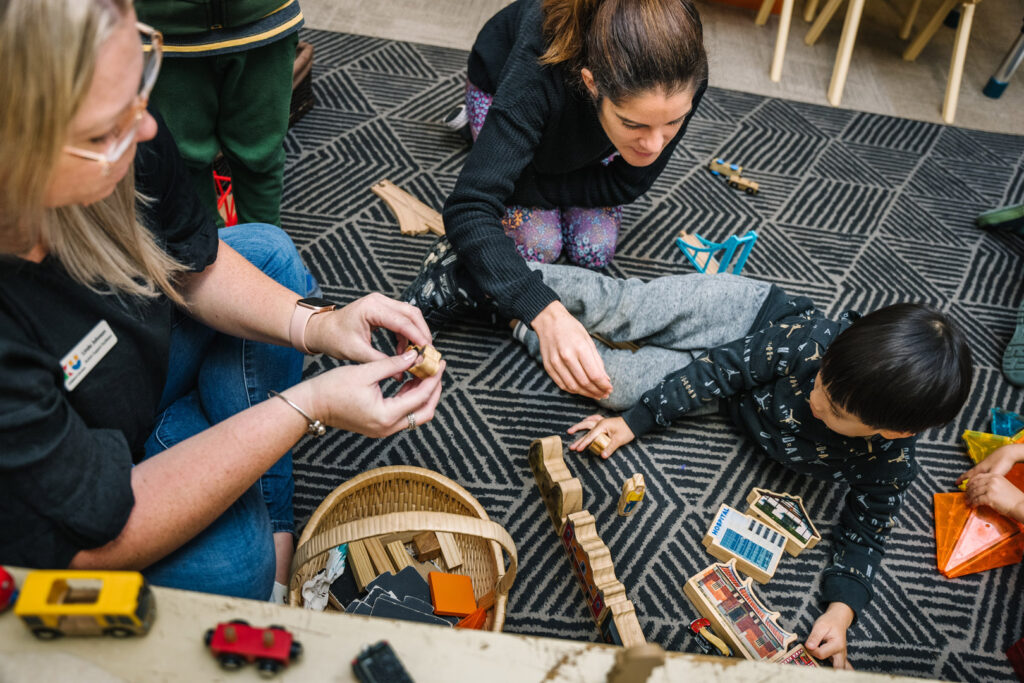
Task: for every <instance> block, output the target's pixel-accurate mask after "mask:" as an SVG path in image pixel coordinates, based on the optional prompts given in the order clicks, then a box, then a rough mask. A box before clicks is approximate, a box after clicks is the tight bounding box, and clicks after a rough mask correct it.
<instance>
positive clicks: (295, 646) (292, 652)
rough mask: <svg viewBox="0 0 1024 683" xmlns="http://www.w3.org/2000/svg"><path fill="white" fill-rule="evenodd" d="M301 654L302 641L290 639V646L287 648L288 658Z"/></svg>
mask: <svg viewBox="0 0 1024 683" xmlns="http://www.w3.org/2000/svg"><path fill="white" fill-rule="evenodd" d="M301 656H302V643H300V642H299V641H297V640H293V641H292V646H291V648H290V649H289V650H288V659H298V658H299V657H301Z"/></svg>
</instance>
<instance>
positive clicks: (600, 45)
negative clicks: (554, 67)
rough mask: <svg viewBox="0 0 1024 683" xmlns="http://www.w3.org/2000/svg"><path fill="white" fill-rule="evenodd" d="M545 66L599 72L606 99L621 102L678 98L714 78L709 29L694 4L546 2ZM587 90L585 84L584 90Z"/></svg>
mask: <svg viewBox="0 0 1024 683" xmlns="http://www.w3.org/2000/svg"><path fill="white" fill-rule="evenodd" d="M541 9H542V12H543V16H544V36H545V37H546V38H547V41H548V48H547V51H546V52H545V53H544V54H543V55H541V58H540V61H541V63H542V64H563V63H564V64H565V66H566V67H567V69H568V71H569V73H571V74H573V75H574V77H575V78H579V74H580V69H582V68H584V67H586V68H587V69H589V70H590V71H591V73H593V75H594V81H595V84H596V86H597V91H598V101H600V100H601V98H604V97H607V98H609V99H610V100H611V101H612V102H614V103H616V104H620V103H621V102H623V101H624V100H627V99H629V98H631V97H635V96H637V95H641V94H643V93H646V92H649V91H652V90H655V89H657V88H662V89H663V90H664V91H665V94H666V95H674V94H676V93H678V92H681V91H684V90H687V89H689V88H696V87H697V86H698V85H699V84H700V83H701V82H702V81H704V80H705V79H706V78H707V76H708V57H707V54H706V53H705V51H704V29H703V27H702V25H701V22H700V15H698V14H697V9H696V8H695V7H694V6H693V2H692V1H691V0H642V1H641V0H544V1H543V4H542V5H541ZM581 87H582V86H581Z"/></svg>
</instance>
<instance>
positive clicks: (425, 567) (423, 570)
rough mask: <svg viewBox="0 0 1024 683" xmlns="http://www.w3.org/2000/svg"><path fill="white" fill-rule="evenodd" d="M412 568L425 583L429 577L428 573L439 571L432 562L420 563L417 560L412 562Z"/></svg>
mask: <svg viewBox="0 0 1024 683" xmlns="http://www.w3.org/2000/svg"><path fill="white" fill-rule="evenodd" d="M412 568H413V569H415V570H416V571H417V572H418V573H419V575H420V576H422V577H423V580H424V581H426V580H427V577H428V576H430V572H439V571H441V568H440V567H438V566H437V565H436V564H434V563H433V562H420V561H419V560H412Z"/></svg>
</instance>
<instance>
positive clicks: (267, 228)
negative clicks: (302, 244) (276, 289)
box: [220, 223, 315, 296]
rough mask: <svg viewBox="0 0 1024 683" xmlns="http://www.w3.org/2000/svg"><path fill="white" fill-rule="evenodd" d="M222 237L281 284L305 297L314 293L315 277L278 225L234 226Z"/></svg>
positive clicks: (222, 233) (221, 235) (221, 232)
mask: <svg viewBox="0 0 1024 683" xmlns="http://www.w3.org/2000/svg"><path fill="white" fill-rule="evenodd" d="M220 238H221V239H222V240H224V241H225V242H226V243H227V244H228V246H230V247H231V248H232V249H234V250H235V251H237V252H238V253H239V254H241V255H242V256H244V257H245V259H246V260H247V261H249V263H251V264H253V265H254V266H256V267H257V268H259V269H260V270H262V271H263V272H264V273H265V274H266V275H268V276H269V277H271V278H273V279H274V281H276V282H277V283H278V284H281V285H284V286H285V287H287V288H288V289H290V290H292V291H293V292H295V293H297V294H299V295H301V296H305V295H306V294H307V293H308V292H309V291H310V290H311V286H310V284H311V282H312V276H311V275H310V273H309V271H308V270H307V269H306V266H305V264H303V263H302V257H300V256H299V252H298V250H297V249H296V248H295V243H294V242H292V238H291V237H289V236H288V234H287V233H286V232H285V231H284V230H282V229H281V228H279V227H277V226H276V225H270V224H268V223H246V224H243V225H234V226H231V227H230V228H222V229H221V230H220ZM314 284H315V283H314Z"/></svg>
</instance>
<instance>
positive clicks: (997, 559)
mask: <svg viewBox="0 0 1024 683" xmlns="http://www.w3.org/2000/svg"><path fill="white" fill-rule="evenodd" d="M1021 560H1024V534H1017V535H1016V536H1012V537H1010V538H1009V539H1007V540H1005V541H1003V542H1002V543H1000V544H999V545H997V546H996V547H995V548H992V549H990V550H986V551H985V552H983V553H981V554H979V555H978V556H977V557H975V558H974V559H972V560H969V561H967V562H965V563H963V564H961V565H959V566H957V567H953V568H952V569H951V570H950V571H948V572H942V573H943V574H944V575H945V576H946V578H949V579H955V578H956V577H958V576H966V575H967V574H975V573H977V572H983V571H986V570H989V569H997V568H999V567H1006V566H1009V565H1011V564H1017V563H1018V562H1020V561H1021Z"/></svg>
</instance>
